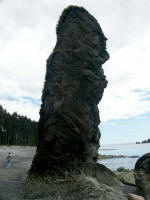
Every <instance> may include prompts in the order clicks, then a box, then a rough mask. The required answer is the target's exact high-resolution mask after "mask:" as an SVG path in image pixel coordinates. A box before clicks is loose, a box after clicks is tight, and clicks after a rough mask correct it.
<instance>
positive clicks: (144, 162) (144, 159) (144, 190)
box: [134, 153, 150, 200]
mask: <svg viewBox="0 0 150 200" xmlns="http://www.w3.org/2000/svg"><path fill="white" fill-rule="evenodd" d="M134 177H135V183H136V186H137V191H138V193H139V194H141V195H142V196H144V197H145V199H147V200H150V153H146V154H144V155H143V156H141V157H140V158H139V159H138V160H137V162H136V164H135V168H134Z"/></svg>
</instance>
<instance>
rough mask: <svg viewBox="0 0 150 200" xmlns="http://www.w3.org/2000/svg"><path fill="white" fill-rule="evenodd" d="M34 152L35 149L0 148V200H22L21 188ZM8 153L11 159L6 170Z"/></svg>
mask: <svg viewBox="0 0 150 200" xmlns="http://www.w3.org/2000/svg"><path fill="white" fill-rule="evenodd" d="M35 151H36V148H35V147H22V146H9V147H8V146H0V200H20V199H22V195H23V194H22V187H23V184H24V182H25V179H26V176H27V172H28V170H29V168H30V166H31V163H32V159H33V156H34V154H35ZM8 152H11V155H12V157H13V158H12V162H11V167H10V168H9V169H7V168H6V166H7V159H6V158H7V155H8Z"/></svg>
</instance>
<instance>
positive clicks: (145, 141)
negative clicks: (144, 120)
mask: <svg viewBox="0 0 150 200" xmlns="http://www.w3.org/2000/svg"><path fill="white" fill-rule="evenodd" d="M142 143H143V144H144V143H150V139H147V140H143V141H142Z"/></svg>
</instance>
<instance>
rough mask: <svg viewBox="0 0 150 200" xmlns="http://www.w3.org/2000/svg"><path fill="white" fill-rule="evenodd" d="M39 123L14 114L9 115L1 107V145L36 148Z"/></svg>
mask: <svg viewBox="0 0 150 200" xmlns="http://www.w3.org/2000/svg"><path fill="white" fill-rule="evenodd" d="M37 129H38V123H37V122H36V121H32V120H31V119H29V118H27V117H26V116H21V115H19V114H17V112H14V113H13V114H10V113H8V112H7V111H6V110H5V109H4V108H3V107H2V106H1V105H0V145H24V146H27V145H29V146H35V145H36V144H37V132H38V131H37Z"/></svg>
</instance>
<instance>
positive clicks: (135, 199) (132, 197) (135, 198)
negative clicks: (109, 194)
mask: <svg viewBox="0 0 150 200" xmlns="http://www.w3.org/2000/svg"><path fill="white" fill-rule="evenodd" d="M128 200H145V199H144V198H143V197H142V196H138V195H135V194H128Z"/></svg>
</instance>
